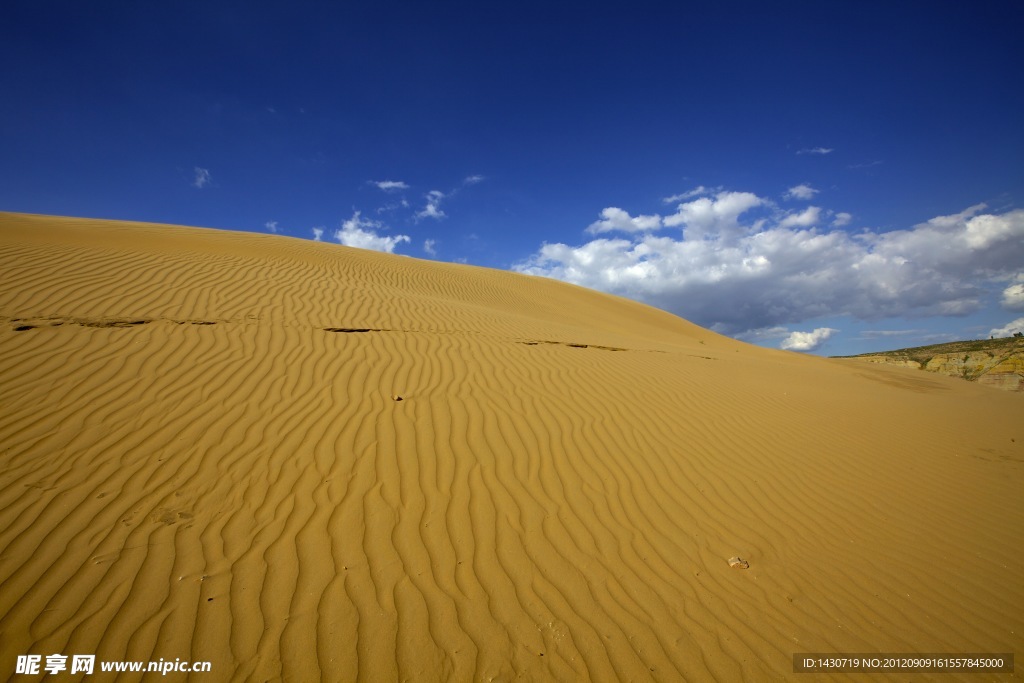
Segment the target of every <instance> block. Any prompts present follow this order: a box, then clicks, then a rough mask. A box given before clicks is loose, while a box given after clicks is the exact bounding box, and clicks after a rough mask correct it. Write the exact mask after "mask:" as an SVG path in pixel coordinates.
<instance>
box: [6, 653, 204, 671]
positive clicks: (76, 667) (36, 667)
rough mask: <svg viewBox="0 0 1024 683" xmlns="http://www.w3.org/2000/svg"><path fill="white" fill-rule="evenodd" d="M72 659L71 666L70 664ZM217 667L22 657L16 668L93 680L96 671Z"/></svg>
mask: <svg viewBox="0 0 1024 683" xmlns="http://www.w3.org/2000/svg"><path fill="white" fill-rule="evenodd" d="M69 659H70V662H69V661H68V660H69ZM212 668H213V665H212V664H211V663H210V662H188V661H184V662H183V661H182V660H181V659H180V658H177V659H175V660H174V661H171V660H168V659H163V658H161V659H160V660H158V661H155V662H154V661H148V662H139V661H126V660H121V661H118V660H102V659H101V660H100V661H99V666H98V667H97V665H96V655H71V656H70V657H68V656H67V655H61V654H55V655H45V656H44V655H18V661H17V664H16V665H15V667H14V673H15V674H21V675H27V676H38V675H39V674H42V673H47V674H50V675H55V674H60V673H65V672H66V673H69V674H85V675H87V676H91V675H92V674H94V673H96V671H97V670H98V671H101V672H121V673H127V672H134V673H159V674H160V675H161V676H166V675H167V674H169V673H206V672H209V671H211V670H212Z"/></svg>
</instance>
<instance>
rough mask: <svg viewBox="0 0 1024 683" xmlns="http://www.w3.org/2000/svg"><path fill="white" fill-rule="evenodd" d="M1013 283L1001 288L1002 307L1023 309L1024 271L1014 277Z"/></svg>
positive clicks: (1015, 309)
mask: <svg viewBox="0 0 1024 683" xmlns="http://www.w3.org/2000/svg"><path fill="white" fill-rule="evenodd" d="M1014 281H1015V284H1012V285H1010V286H1009V287H1007V288H1006V289H1004V290H1003V300H1002V301H1001V302H1000V303H1001V304H1002V305H1003V308H1005V309H1008V310H1011V311H1024V273H1019V274H1018V275H1017V277H1016V278H1014Z"/></svg>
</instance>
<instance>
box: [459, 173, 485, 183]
mask: <svg viewBox="0 0 1024 683" xmlns="http://www.w3.org/2000/svg"><path fill="white" fill-rule="evenodd" d="M483 181H484V177H483V176H482V175H471V176H466V178H464V179H463V181H462V184H463V185H476V184H477V183H482V182H483Z"/></svg>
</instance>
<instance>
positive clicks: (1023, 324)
mask: <svg viewBox="0 0 1024 683" xmlns="http://www.w3.org/2000/svg"><path fill="white" fill-rule="evenodd" d="M1018 332H1020V333H1024V318H1017V319H1016V320H1014V321H1013V322H1011V323H1007V324H1006V327H997V328H995V329H993V330H989V333H988V334H989V336H990V337H995V338H996V339H999V338H1001V337H1012V336H1013V335H1015V334H1017V333H1018Z"/></svg>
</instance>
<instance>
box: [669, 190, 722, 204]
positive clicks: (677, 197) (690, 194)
mask: <svg viewBox="0 0 1024 683" xmlns="http://www.w3.org/2000/svg"><path fill="white" fill-rule="evenodd" d="M722 189H723V188H721V187H716V188H710V187H704V186H703V185H698V186H697V187H695V188H693V189H692V190H688V191H687V192H683V193H680V194H674V195H672V196H671V197H665V198H664V199H662V200H661V201H663V202H665V203H666V204H675V203H676V202H681V201H683V200H685V199H693V198H694V197H703V196H704V195H706V194H716V193H718V192H721V191H722Z"/></svg>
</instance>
